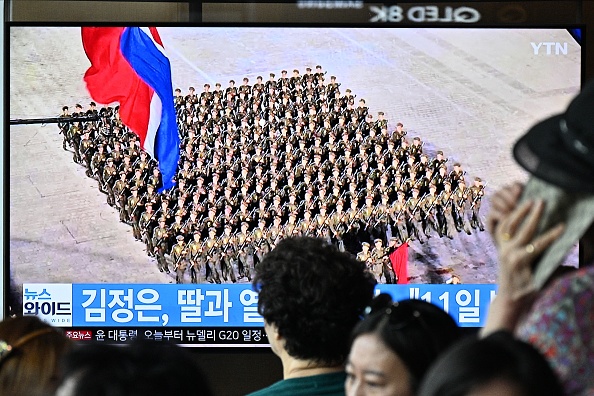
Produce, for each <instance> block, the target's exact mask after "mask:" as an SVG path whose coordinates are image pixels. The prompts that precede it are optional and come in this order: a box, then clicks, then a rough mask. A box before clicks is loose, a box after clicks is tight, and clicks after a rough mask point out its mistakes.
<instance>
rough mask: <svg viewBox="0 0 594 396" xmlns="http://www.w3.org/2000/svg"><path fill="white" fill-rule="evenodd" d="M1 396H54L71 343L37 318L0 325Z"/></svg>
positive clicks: (22, 317) (15, 320)
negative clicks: (60, 364)
mask: <svg viewBox="0 0 594 396" xmlns="http://www.w3.org/2000/svg"><path fill="white" fill-rule="evenodd" d="M0 340H1V341H2V342H3V343H2V345H1V346H0V395H27V396H37V395H39V396H42V395H50V394H53V393H54V392H55V390H56V387H57V385H58V384H59V380H58V365H59V361H60V358H61V357H62V355H63V354H64V353H65V352H66V350H67V349H68V348H69V346H70V340H69V339H68V338H67V337H66V336H65V335H64V334H62V333H61V332H60V331H58V330H57V329H54V328H53V327H52V326H50V325H49V324H47V323H45V322H42V321H41V320H40V319H39V318H37V317H36V316H20V317H14V318H8V319H6V320H4V321H3V322H1V323H0Z"/></svg>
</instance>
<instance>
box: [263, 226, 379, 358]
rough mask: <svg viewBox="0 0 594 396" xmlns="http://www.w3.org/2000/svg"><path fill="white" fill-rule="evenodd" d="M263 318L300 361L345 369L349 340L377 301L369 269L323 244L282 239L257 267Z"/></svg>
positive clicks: (308, 239) (319, 241)
mask: <svg viewBox="0 0 594 396" xmlns="http://www.w3.org/2000/svg"><path fill="white" fill-rule="evenodd" d="M253 285H254V289H255V290H257V291H259V293H260V294H259V299H258V312H259V313H260V314H261V315H262V316H263V317H264V319H265V320H266V322H267V323H269V324H274V325H275V326H276V328H277V329H278V333H279V335H280V336H282V337H283V338H284V341H285V344H284V348H285V350H286V351H287V353H288V354H289V355H290V356H292V357H295V358H298V359H304V360H313V361H316V362H320V363H323V364H328V365H335V364H342V363H343V362H344V361H345V359H346V357H347V355H348V351H349V336H350V333H351V331H352V329H353V327H354V326H355V324H356V323H357V322H358V321H359V320H360V317H361V315H362V314H363V311H364V309H365V307H366V306H367V305H368V304H369V302H370V301H371V299H372V298H373V289H374V287H375V280H374V279H373V277H372V276H371V275H370V273H369V272H368V271H367V270H366V268H365V265H364V264H363V263H361V262H359V261H357V260H355V259H354V258H353V257H352V256H350V255H349V254H347V253H343V252H340V251H339V250H338V249H337V248H336V247H335V246H333V245H331V244H328V243H327V242H326V241H324V240H322V239H316V238H309V237H295V238H286V239H283V240H282V241H281V242H279V244H278V245H277V246H276V247H275V248H274V249H273V250H272V251H271V252H270V253H268V254H267V255H266V256H265V257H264V259H263V260H262V262H261V263H260V264H258V266H257V267H256V275H255V277H254V281H253Z"/></svg>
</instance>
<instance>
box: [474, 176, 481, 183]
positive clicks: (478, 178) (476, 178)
mask: <svg viewBox="0 0 594 396" xmlns="http://www.w3.org/2000/svg"><path fill="white" fill-rule="evenodd" d="M474 181H477V182H482V181H483V180H482V179H481V178H480V177H475V178H474Z"/></svg>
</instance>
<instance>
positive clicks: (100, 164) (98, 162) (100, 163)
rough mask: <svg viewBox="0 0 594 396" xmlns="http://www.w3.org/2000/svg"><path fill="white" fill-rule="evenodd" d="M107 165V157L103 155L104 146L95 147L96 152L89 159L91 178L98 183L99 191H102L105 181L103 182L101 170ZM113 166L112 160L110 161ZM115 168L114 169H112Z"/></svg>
mask: <svg viewBox="0 0 594 396" xmlns="http://www.w3.org/2000/svg"><path fill="white" fill-rule="evenodd" d="M106 164H107V155H106V154H105V146H103V145H102V144H100V145H98V146H97V152H96V153H95V154H94V155H93V158H92V159H91V176H90V177H93V178H95V179H96V180H97V181H98V182H99V191H101V190H102V189H103V185H104V183H105V181H104V180H103V168H104V167H105V165H106ZM112 165H113V160H112ZM114 168H115V167H114Z"/></svg>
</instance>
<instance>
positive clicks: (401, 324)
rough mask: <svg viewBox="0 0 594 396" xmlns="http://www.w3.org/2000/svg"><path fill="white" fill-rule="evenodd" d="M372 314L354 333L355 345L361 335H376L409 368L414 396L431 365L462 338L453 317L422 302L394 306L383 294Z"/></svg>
mask: <svg viewBox="0 0 594 396" xmlns="http://www.w3.org/2000/svg"><path fill="white" fill-rule="evenodd" d="M370 310H371V312H370V313H369V315H368V316H367V317H366V318H365V319H364V320H363V321H361V322H360V323H359V324H358V325H357V326H356V327H355V329H354V330H353V335H352V340H353V342H354V341H355V339H356V338H357V337H359V336H361V335H364V334H376V335H377V336H378V337H379V339H381V341H382V342H383V343H384V344H385V345H386V346H388V347H389V348H390V350H391V351H392V352H393V353H395V354H396V355H397V356H398V358H399V359H400V360H401V361H402V362H403V363H404V365H405V366H406V368H407V370H408V372H409V379H410V387H411V390H412V391H413V393H414V392H415V391H416V390H417V388H418V386H419V384H420V382H421V380H422V379H423V377H424V375H425V373H426V372H427V370H428V369H429V367H430V366H431V364H432V363H433V362H434V361H435V360H436V359H437V357H438V356H439V355H440V354H441V353H443V352H444V351H445V350H446V349H447V348H449V347H450V346H451V345H452V344H454V343H455V342H456V341H458V339H459V338H460V336H461V332H460V329H459V327H458V325H457V324H456V322H455V321H454V319H453V318H452V317H451V316H450V315H448V314H447V313H446V312H445V311H443V310H442V309H441V308H439V307H437V306H435V305H433V304H431V303H428V302H425V301H422V300H404V301H399V302H396V303H393V302H392V300H391V298H390V297H389V296H388V295H387V294H380V295H379V296H377V297H376V298H375V299H374V300H373V303H372V305H371V306H370Z"/></svg>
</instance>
